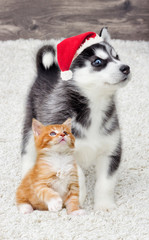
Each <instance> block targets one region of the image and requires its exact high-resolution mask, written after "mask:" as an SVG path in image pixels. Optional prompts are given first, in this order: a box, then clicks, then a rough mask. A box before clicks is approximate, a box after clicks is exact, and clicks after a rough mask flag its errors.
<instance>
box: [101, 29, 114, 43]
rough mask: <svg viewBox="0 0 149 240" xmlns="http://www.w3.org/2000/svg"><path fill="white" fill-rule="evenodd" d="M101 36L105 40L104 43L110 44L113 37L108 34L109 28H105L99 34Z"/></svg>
mask: <svg viewBox="0 0 149 240" xmlns="http://www.w3.org/2000/svg"><path fill="white" fill-rule="evenodd" d="M99 36H100V37H102V38H103V41H105V42H108V43H109V42H110V40H111V37H110V34H109V32H108V28H107V27H104V28H102V29H101V31H100V33H99Z"/></svg>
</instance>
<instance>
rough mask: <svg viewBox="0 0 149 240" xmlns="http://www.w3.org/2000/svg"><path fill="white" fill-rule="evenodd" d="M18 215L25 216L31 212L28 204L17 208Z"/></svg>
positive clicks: (31, 209)
mask: <svg viewBox="0 0 149 240" xmlns="http://www.w3.org/2000/svg"><path fill="white" fill-rule="evenodd" d="M18 209H19V211H20V213H23V214H27V213H31V212H33V208H32V206H31V205H30V204H28V203H24V204H20V205H19V206H18Z"/></svg>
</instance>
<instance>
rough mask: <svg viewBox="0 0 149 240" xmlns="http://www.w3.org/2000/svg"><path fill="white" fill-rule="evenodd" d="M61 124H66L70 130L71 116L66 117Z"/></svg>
mask: <svg viewBox="0 0 149 240" xmlns="http://www.w3.org/2000/svg"><path fill="white" fill-rule="evenodd" d="M63 124H64V125H66V126H67V127H68V128H69V129H70V131H71V118H68V119H67V120H66V121H65V122H64V123H63Z"/></svg>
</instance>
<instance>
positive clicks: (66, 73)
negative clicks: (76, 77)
mask: <svg viewBox="0 0 149 240" xmlns="http://www.w3.org/2000/svg"><path fill="white" fill-rule="evenodd" d="M61 78H62V79H63V80H65V81H67V80H70V79H71V78H72V71H71V70H68V71H64V72H61Z"/></svg>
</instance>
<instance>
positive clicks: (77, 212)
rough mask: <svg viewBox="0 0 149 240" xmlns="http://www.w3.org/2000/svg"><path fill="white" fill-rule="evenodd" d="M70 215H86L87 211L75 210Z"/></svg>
mask: <svg viewBox="0 0 149 240" xmlns="http://www.w3.org/2000/svg"><path fill="white" fill-rule="evenodd" d="M70 214H71V215H73V216H81V215H85V210H84V209H79V210H75V211H73V212H71V213H70Z"/></svg>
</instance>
